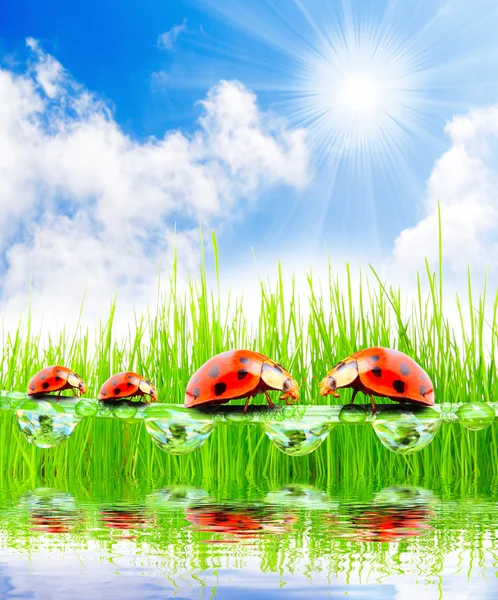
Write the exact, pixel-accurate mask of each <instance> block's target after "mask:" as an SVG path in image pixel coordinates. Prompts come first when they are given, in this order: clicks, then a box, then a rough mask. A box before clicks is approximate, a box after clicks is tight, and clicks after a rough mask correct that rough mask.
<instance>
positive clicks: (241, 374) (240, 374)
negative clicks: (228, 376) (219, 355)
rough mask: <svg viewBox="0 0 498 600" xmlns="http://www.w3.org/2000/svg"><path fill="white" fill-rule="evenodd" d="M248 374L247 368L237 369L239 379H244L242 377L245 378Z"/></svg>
mask: <svg viewBox="0 0 498 600" xmlns="http://www.w3.org/2000/svg"><path fill="white" fill-rule="evenodd" d="M246 376H247V371H246V369H239V370H238V371H237V379H238V380H239V381H242V379H245V378H246Z"/></svg>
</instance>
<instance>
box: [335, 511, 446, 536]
mask: <svg viewBox="0 0 498 600" xmlns="http://www.w3.org/2000/svg"><path fill="white" fill-rule="evenodd" d="M433 517H434V511H432V510H431V509H429V508H426V507H419V506H417V507H413V508H394V507H386V508H367V509H365V510H363V511H362V512H358V513H357V514H354V515H349V516H348V517H345V518H341V517H340V516H331V517H328V518H327V521H328V522H329V523H330V524H331V527H330V528H329V533H331V534H333V535H334V536H336V537H344V538H347V539H350V540H353V541H357V542H395V541H398V540H400V539H405V538H413V537H420V536H421V535H424V533H425V532H426V531H428V530H431V529H432V527H431V526H430V525H429V522H430V520H431V519H432V518H433Z"/></svg>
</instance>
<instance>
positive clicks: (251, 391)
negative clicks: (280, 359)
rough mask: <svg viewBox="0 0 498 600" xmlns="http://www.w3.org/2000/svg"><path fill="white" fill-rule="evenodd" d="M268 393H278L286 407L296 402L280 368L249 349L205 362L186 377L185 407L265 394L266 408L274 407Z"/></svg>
mask: <svg viewBox="0 0 498 600" xmlns="http://www.w3.org/2000/svg"><path fill="white" fill-rule="evenodd" d="M268 390H280V391H282V392H284V393H283V395H282V396H280V399H281V400H286V402H287V404H291V403H292V402H296V401H297V400H299V389H298V385H297V383H296V382H295V381H294V379H292V375H291V374H290V373H288V372H287V371H286V370H285V369H284V368H283V367H282V366H281V365H279V364H278V363H276V362H275V361H273V360H271V358H268V357H267V356H265V355H264V354H260V353H259V352H254V351H252V350H229V351H228V352H222V353H221V354H217V355H216V356H213V357H212V358H210V359H209V360H208V361H206V362H205V363H204V364H203V365H202V367H200V368H199V369H198V370H197V371H196V372H195V373H194V374H193V375H192V377H191V378H190V381H189V382H188V384H187V389H186V393H185V406H186V407H188V408H192V407H197V406H204V405H213V404H224V403H225V402H230V400H235V399H238V398H246V403H245V406H244V409H243V412H244V413H245V412H246V411H247V406H248V404H249V400H250V399H251V398H252V397H253V396H256V395H258V394H265V395H266V400H267V401H268V404H269V405H270V407H272V408H273V407H274V406H275V405H274V404H273V402H272V401H271V399H270V395H269V394H268Z"/></svg>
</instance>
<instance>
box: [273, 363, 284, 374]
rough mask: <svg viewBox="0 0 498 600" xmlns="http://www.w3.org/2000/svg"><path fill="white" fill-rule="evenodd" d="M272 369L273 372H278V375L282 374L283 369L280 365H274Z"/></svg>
mask: <svg viewBox="0 0 498 600" xmlns="http://www.w3.org/2000/svg"><path fill="white" fill-rule="evenodd" d="M273 369H274V370H275V371H278V372H279V373H282V369H283V367H281V366H280V365H277V364H274V365H273Z"/></svg>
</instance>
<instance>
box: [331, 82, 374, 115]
mask: <svg viewBox="0 0 498 600" xmlns="http://www.w3.org/2000/svg"><path fill="white" fill-rule="evenodd" d="M337 102H338V104H339V105H340V106H341V108H342V110H343V111H344V112H345V113H348V114H349V116H351V117H353V118H354V117H356V118H359V119H368V118H372V117H375V111H376V110H378V109H379V108H380V107H381V104H382V97H381V85H380V82H379V81H376V80H375V79H374V78H373V77H371V76H369V75H367V74H362V73H359V74H354V75H351V76H350V77H348V78H346V79H345V81H344V82H343V83H342V85H339V86H338V89H337Z"/></svg>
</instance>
